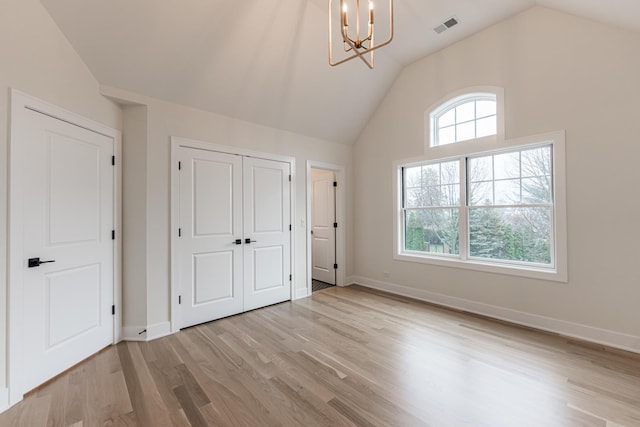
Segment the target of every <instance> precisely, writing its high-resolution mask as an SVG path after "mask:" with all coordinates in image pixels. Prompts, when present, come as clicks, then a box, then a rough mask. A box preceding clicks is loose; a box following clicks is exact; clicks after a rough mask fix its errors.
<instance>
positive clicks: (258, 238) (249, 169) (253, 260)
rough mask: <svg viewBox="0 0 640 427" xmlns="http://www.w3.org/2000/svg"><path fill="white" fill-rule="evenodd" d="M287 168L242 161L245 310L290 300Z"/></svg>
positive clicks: (281, 164)
mask: <svg viewBox="0 0 640 427" xmlns="http://www.w3.org/2000/svg"><path fill="white" fill-rule="evenodd" d="M290 173H291V172H290V165H289V163H284V162H278V161H273V160H264V159H256V158H251V157H245V158H244V159H243V175H244V179H243V187H244V191H243V199H244V209H243V210H244V222H243V227H244V238H245V240H244V241H243V242H244V310H245V311H247V310H253V309H254V308H259V307H264V306H267V305H270V304H275V303H278V302H282V301H286V300H289V299H291V281H290V274H291V231H290V226H291V221H290V211H291V210H290V203H291V199H290V182H289V174H290Z"/></svg>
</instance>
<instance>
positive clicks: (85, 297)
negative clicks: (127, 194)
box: [16, 110, 114, 390]
mask: <svg viewBox="0 0 640 427" xmlns="http://www.w3.org/2000/svg"><path fill="white" fill-rule="evenodd" d="M27 114H28V117H29V122H28V123H29V125H28V129H26V130H24V132H25V133H24V135H22V134H20V136H21V137H20V138H19V139H18V140H19V144H18V145H19V147H17V148H16V149H19V150H24V151H23V154H22V155H21V156H20V157H21V158H23V159H28V161H27V162H25V163H26V164H23V165H20V166H19V167H20V169H21V170H20V172H19V173H20V174H21V180H22V182H23V183H24V189H25V190H26V191H24V192H23V194H22V197H23V230H24V231H23V236H22V242H23V253H24V257H25V261H24V271H23V286H24V312H23V316H24V317H23V320H24V322H23V324H24V363H25V366H26V367H27V368H28V369H26V370H25V372H24V379H25V383H24V387H23V389H24V390H29V389H32V388H33V387H36V386H38V385H39V384H41V383H43V382H45V381H47V380H48V379H50V378H52V377H53V376H55V375H57V374H59V373H60V372H62V371H64V370H66V369H68V368H69V367H71V366H72V365H74V364H76V363H78V362H80V361H81V360H83V359H84V358H86V357H88V356H90V355H92V354H93V353H95V352H97V351H99V350H100V349H101V348H103V347H105V346H107V345H109V344H110V343H111V342H112V340H113V318H112V316H111V305H112V304H113V285H114V283H113V240H112V239H111V230H112V229H113V203H114V190H113V173H114V172H113V166H112V165H111V156H112V154H113V140H112V139H111V138H109V137H106V136H103V135H99V134H97V133H94V132H91V131H89V130H86V129H83V128H80V127H76V126H74V125H71V124H68V123H66V122H63V121H60V120H57V119H54V118H51V117H49V116H46V115H44V114H40V113H37V112H34V111H30V110H29V111H28V112H27ZM36 257H38V258H40V259H41V260H43V261H44V260H55V262H53V263H46V264H42V265H40V266H37V267H36V266H34V267H31V268H30V267H29V266H28V263H27V259H29V258H36Z"/></svg>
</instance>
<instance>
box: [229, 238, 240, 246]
mask: <svg viewBox="0 0 640 427" xmlns="http://www.w3.org/2000/svg"><path fill="white" fill-rule="evenodd" d="M231 243H233V244H234V245H241V244H242V239H236V240H235V241H233V242H231Z"/></svg>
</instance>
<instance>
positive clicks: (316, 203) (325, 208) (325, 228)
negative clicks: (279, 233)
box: [310, 168, 338, 292]
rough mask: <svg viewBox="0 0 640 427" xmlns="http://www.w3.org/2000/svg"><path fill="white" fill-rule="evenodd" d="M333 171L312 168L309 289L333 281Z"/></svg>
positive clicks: (316, 289) (334, 234)
mask: <svg viewBox="0 0 640 427" xmlns="http://www.w3.org/2000/svg"><path fill="white" fill-rule="evenodd" d="M337 185H338V183H337V181H336V177H335V172H334V171H332V170H326V169H316V168H312V169H311V231H310V234H311V289H312V291H314V292H315V291H318V290H322V289H326V288H327V287H329V286H335V284H336V270H337V266H338V264H337V262H336V229H337V228H338V223H337V220H336V186H337Z"/></svg>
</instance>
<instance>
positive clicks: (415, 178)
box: [404, 166, 422, 187]
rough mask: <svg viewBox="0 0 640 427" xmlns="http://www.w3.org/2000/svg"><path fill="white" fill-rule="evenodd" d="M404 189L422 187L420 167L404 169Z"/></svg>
mask: <svg viewBox="0 0 640 427" xmlns="http://www.w3.org/2000/svg"><path fill="white" fill-rule="evenodd" d="M404 185H405V187H420V186H421V185H422V166H414V167H409V168H404Z"/></svg>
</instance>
